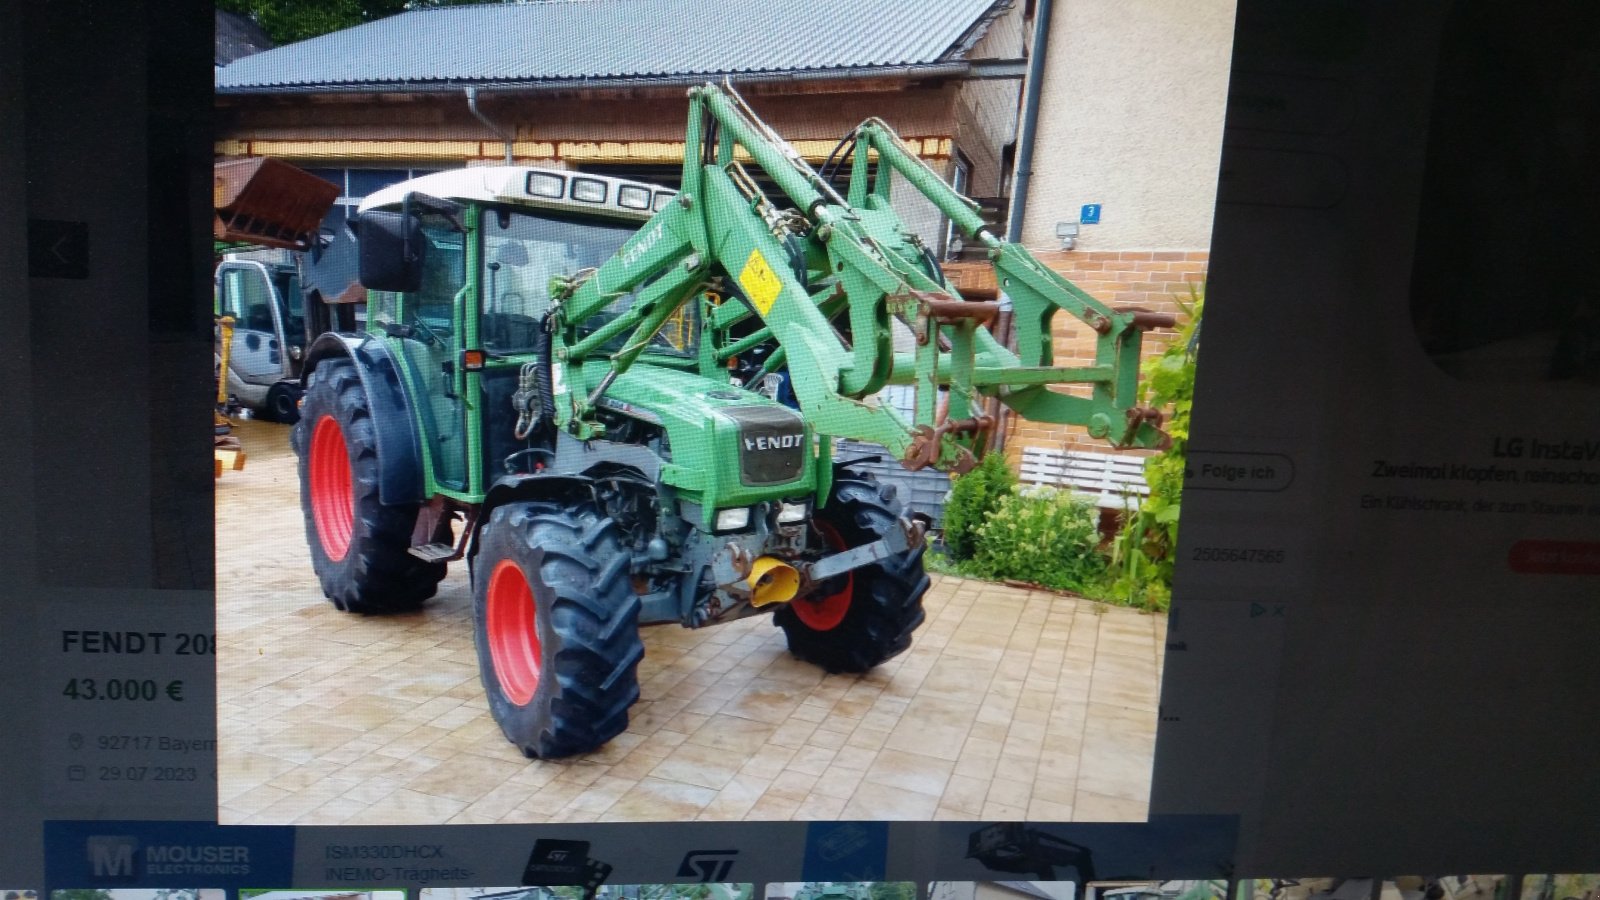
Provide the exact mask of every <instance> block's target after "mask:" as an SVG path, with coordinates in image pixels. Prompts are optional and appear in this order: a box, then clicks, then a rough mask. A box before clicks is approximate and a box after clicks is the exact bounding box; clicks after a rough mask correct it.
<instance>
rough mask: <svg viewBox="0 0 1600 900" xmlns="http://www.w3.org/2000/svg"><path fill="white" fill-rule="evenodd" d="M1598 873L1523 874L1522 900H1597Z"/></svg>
mask: <svg viewBox="0 0 1600 900" xmlns="http://www.w3.org/2000/svg"><path fill="white" fill-rule="evenodd" d="M1597 898H1600V875H1524V876H1522V900H1597Z"/></svg>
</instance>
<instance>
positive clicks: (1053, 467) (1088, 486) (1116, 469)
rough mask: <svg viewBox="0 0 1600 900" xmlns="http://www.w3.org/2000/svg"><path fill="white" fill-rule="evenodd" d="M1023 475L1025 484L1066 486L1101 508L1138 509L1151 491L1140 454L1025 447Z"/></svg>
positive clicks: (1023, 449) (1023, 452) (1023, 450)
mask: <svg viewBox="0 0 1600 900" xmlns="http://www.w3.org/2000/svg"><path fill="white" fill-rule="evenodd" d="M1020 478H1021V481H1022V483H1023V484H1024V485H1039V486H1047V487H1055V488H1066V489H1068V490H1071V491H1072V492H1073V493H1074V494H1080V495H1083V496H1086V497H1089V498H1090V499H1092V500H1093V501H1094V504H1095V505H1096V506H1098V507H1100V508H1101V509H1113V510H1119V511H1127V510H1131V509H1135V508H1137V507H1138V505H1139V504H1140V502H1142V501H1143V500H1144V498H1145V497H1147V496H1149V494H1150V485H1149V484H1147V483H1146V482H1145V480H1144V458H1143V457H1139V456H1116V455H1113V454H1110V453H1091V452H1088V451H1083V450H1056V449H1052V448H1049V447H1024V448H1022V472H1021V475H1020Z"/></svg>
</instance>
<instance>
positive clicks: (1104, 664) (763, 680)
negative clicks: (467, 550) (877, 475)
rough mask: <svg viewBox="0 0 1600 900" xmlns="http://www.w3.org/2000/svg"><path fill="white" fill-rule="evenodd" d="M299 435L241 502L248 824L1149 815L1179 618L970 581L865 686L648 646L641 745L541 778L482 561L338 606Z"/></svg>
mask: <svg viewBox="0 0 1600 900" xmlns="http://www.w3.org/2000/svg"><path fill="white" fill-rule="evenodd" d="M288 431H289V429H288V428H287V427H285V426H281V425H272V424H267V423H257V422H246V423H244V425H243V426H242V427H241V429H240V435H241V438H242V439H243V441H244V442H245V447H246V450H247V452H248V453H249V460H248V463H247V465H246V467H245V469H244V470H243V471H239V472H231V471H230V472H226V473H224V474H223V476H222V479H221V480H220V481H219V483H218V485H217V548H218V557H219V558H218V567H217V569H218V612H217V632H218V644H219V655H218V660H217V672H218V704H219V709H218V726H219V739H220V744H219V757H220V767H219V770H218V792H219V797H220V801H221V810H220V817H221V821H222V822H223V823H224V824H243V823H300V824H340V823H352V824H353V823H366V824H402V823H420V822H428V823H433V822H450V823H494V822H587V821H641V820H658V821H659V820H688V819H712V820H735V819H748V820H786V819H795V820H814V819H923V820H926V819H971V820H976V819H984V820H995V819H1001V820H1005V819H1028V820H1033V821H1052V820H1055V821H1065V820H1075V821H1131V820H1142V819H1143V818H1144V816H1145V812H1146V807H1147V804H1148V800H1149V796H1150V787H1149V785H1150V766H1151V759H1152V751H1153V747H1154V741H1155V729H1156V697H1157V692H1158V687H1159V683H1160V666H1161V660H1160V656H1161V654H1160V648H1161V646H1162V645H1163V644H1164V642H1165V635H1166V621H1165V619H1164V618H1163V617H1160V616H1149V615H1143V614H1140V613H1137V612H1134V611H1131V610H1125V609H1116V608H1109V607H1104V606H1101V605H1099V604H1094V603H1089V602H1087V601H1080V600H1074V599H1071V598H1067V597H1061V596H1056V595H1052V594H1048V593H1044V592H1039V591H1029V590H1022V589H1017V588H1011V587H1005V586H998V585H993V584H987V583H984V582H979V581H969V580H965V579H959V578H949V577H945V578H936V579H935V581H934V586H933V588H932V590H930V591H929V593H928V595H927V598H926V606H927V611H928V620H927V623H926V624H925V625H924V626H923V627H922V628H921V629H920V630H919V631H918V632H917V635H916V638H915V642H914V644H913V646H912V648H911V650H910V651H908V652H907V653H904V654H902V655H901V656H900V657H897V658H896V659H894V660H891V661H890V662H889V663H888V664H887V665H885V666H882V667H880V668H879V669H877V670H875V671H873V672H871V673H868V674H866V675H862V676H843V675H825V674H823V673H822V672H821V671H820V670H818V669H815V668H813V667H811V666H809V665H806V664H802V663H799V662H797V661H795V660H794V659H792V658H791V657H790V656H789V654H788V652H787V651H786V649H785V647H784V642H783V636H782V633H781V631H779V630H778V629H777V628H774V627H772V625H771V622H770V621H769V620H768V618H766V617H760V618H755V619H746V620H743V621H740V622H734V623H731V624H728V625H721V626H716V627H712V628H707V629H704V630H700V631H689V630H687V629H683V628H679V627H677V626H675V625H662V626H655V627H651V628H648V629H646V630H645V648H646V653H645V658H644V661H643V662H642V663H641V664H640V666H639V679H640V684H641V691H642V695H643V696H642V699H641V700H640V702H639V704H638V705H637V706H636V707H634V709H633V712H632V719H631V724H630V725H629V728H628V730H627V731H626V732H625V733H624V734H622V735H621V736H619V737H618V738H616V739H615V740H613V741H612V742H611V743H610V744H608V745H607V746H606V747H604V748H603V749H601V750H600V751H598V752H596V753H592V754H589V755H587V756H585V757H581V758H577V759H573V760H566V761H556V762H545V761H534V760H525V759H523V758H522V756H521V754H520V753H519V752H518V751H517V750H516V749H515V748H513V747H512V746H511V744H509V743H508V742H506V740H505V739H504V738H503V737H502V736H501V735H500V733H499V730H498V728H497V727H496V725H495V724H494V721H493V720H492V719H491V718H490V716H489V713H488V709H487V707H486V705H485V701H484V697H483V693H482V690H481V688H480V686H479V683H478V672H477V664H476V657H475V654H474V650H473V646H472V628H471V622H470V603H471V595H470V591H469V588H468V584H467V577H466V567H465V566H464V565H458V566H455V567H453V570H452V572H451V574H450V576H449V577H448V578H447V579H446V580H445V581H444V583H443V584H442V585H441V586H440V591H439V596H438V597H437V598H436V599H435V600H433V601H430V603H429V604H428V606H427V607H426V608H425V609H424V610H422V611H421V612H418V613H414V614H408V615H401V616H393V617H381V618H363V617H359V616H351V615H347V614H344V613H340V612H338V611H337V610H335V609H334V608H333V607H332V605H331V604H329V603H328V602H327V601H326V600H324V599H323V597H322V595H321V592H320V590H319V589H318V588H317V586H316V581H315V578H314V577H313V576H312V574H311V566H310V562H309V559H308V556H307V552H306V549H305V530H304V525H303V524H302V520H301V517H300V510H299V501H298V484H297V482H296V476H295V467H294V457H293V454H292V453H291V452H290V451H289V449H288Z"/></svg>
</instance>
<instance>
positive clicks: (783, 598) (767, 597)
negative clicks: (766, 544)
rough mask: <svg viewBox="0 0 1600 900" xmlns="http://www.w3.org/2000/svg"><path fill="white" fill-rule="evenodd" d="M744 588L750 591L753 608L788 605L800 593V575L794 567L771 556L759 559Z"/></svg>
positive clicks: (746, 578) (753, 566)
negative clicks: (778, 604) (779, 604)
mask: <svg viewBox="0 0 1600 900" xmlns="http://www.w3.org/2000/svg"><path fill="white" fill-rule="evenodd" d="M741 586H742V587H744V588H746V589H748V590H749V591H750V605H751V606H757V607H760V606H766V605H768V604H771V603H788V602H789V601H790V600H793V599H794V596H795V594H798V593H800V573H799V572H798V571H796V570H795V567H794V566H791V565H789V564H788V563H786V562H784V561H782V560H780V559H777V558H775V557H771V556H760V557H757V558H756V560H755V562H752V563H751V564H750V574H749V575H747V576H745V579H744V584H743V585H741Z"/></svg>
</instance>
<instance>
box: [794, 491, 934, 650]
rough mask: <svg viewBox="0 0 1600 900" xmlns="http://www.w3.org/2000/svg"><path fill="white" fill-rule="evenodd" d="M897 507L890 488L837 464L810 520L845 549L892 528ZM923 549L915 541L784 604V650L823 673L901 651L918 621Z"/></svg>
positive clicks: (922, 590) (899, 510)
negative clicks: (827, 490)
mask: <svg viewBox="0 0 1600 900" xmlns="http://www.w3.org/2000/svg"><path fill="white" fill-rule="evenodd" d="M902 512H903V508H902V507H901V505H900V504H899V503H897V502H895V498H894V488H893V487H891V486H888V485H883V484H879V483H878V482H877V481H875V480H873V479H872V477H871V476H870V475H867V474H865V473H862V472H856V471H852V470H848V469H843V470H840V471H839V473H838V475H837V476H836V477H835V478H834V482H833V495H832V497H831V498H830V499H829V500H828V503H827V505H826V506H824V507H823V508H821V509H819V510H817V516H816V518H815V520H814V523H815V525H816V528H817V531H818V532H819V533H821V535H822V537H823V539H824V540H826V541H827V542H828V543H829V544H831V545H832V546H833V549H835V550H845V549H849V548H851V547H859V546H861V545H862V544H868V543H871V542H872V541H876V540H878V539H879V538H881V537H883V536H884V535H886V534H888V533H889V529H891V528H897V527H899V526H898V525H897V524H896V521H897V520H898V519H899V518H900V516H901V514H902ZM922 552H923V548H922V547H921V546H920V545H919V546H916V547H913V548H911V549H910V550H907V551H906V552H904V553H900V554H897V555H895V556H891V557H889V558H887V559H883V560H880V561H878V562H876V563H873V564H872V565H868V566H862V567H861V568H859V569H856V570H854V571H852V572H849V573H847V574H845V575H841V576H839V577H838V578H836V579H834V580H833V583H832V584H830V585H827V586H825V587H824V588H823V589H822V590H821V591H819V592H818V594H817V595H815V596H811V597H802V598H800V599H798V600H794V601H791V602H790V603H787V604H785V605H784V606H783V607H782V608H780V609H779V610H778V611H777V613H776V614H775V615H774V616H773V623H774V624H776V625H777V626H779V627H780V628H782V629H783V632H784V636H785V637H787V638H788V641H789V651H790V652H791V653H793V654H794V655H795V656H797V657H799V658H800V659H803V660H806V661H807V662H812V663H815V664H817V665H819V666H821V667H822V668H824V669H826V670H828V671H829V672H865V671H867V670H868V669H871V668H873V667H875V666H878V665H881V664H883V663H884V662H886V661H888V660H889V659H891V658H893V657H895V656H896V655H898V654H900V653H902V652H904V651H905V650H906V648H908V647H910V646H911V633H912V632H913V631H915V630H916V629H917V627H918V626H919V625H921V624H922V621H923V619H924V618H925V615H924V613H923V610H922V595H923V594H925V593H927V591H928V576H927V574H926V573H925V572H924V571H923V568H922Z"/></svg>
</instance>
